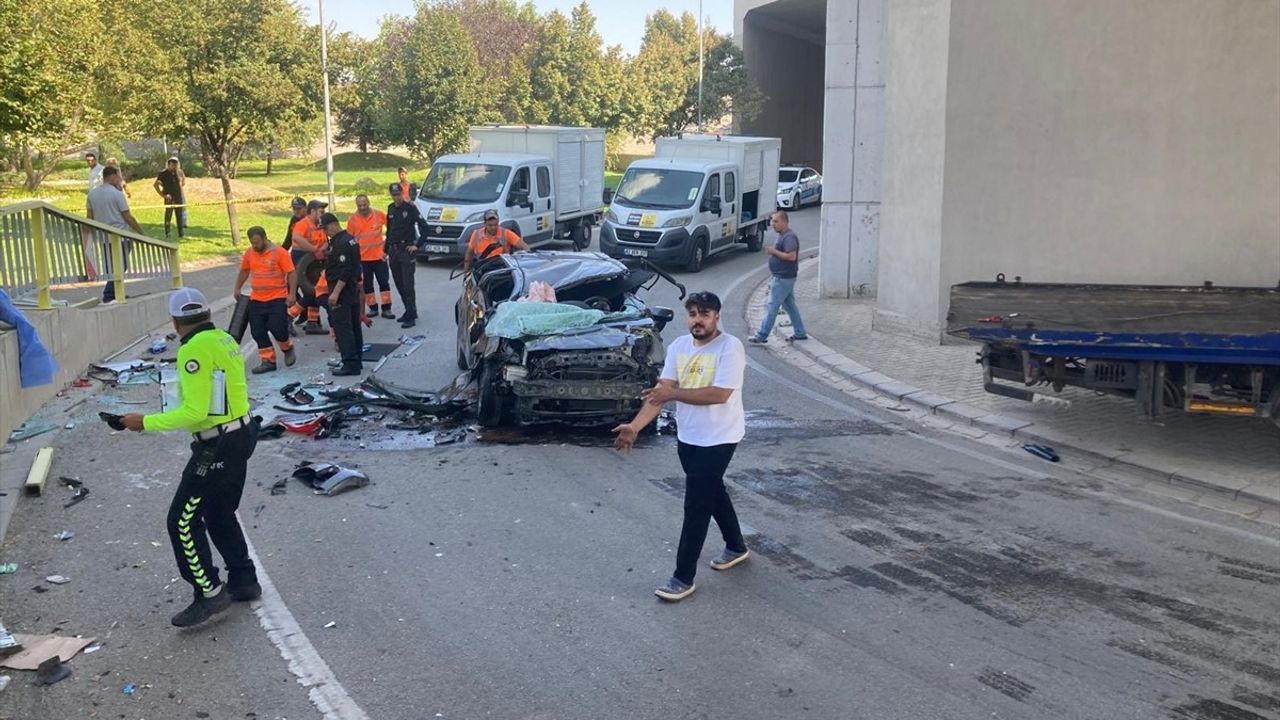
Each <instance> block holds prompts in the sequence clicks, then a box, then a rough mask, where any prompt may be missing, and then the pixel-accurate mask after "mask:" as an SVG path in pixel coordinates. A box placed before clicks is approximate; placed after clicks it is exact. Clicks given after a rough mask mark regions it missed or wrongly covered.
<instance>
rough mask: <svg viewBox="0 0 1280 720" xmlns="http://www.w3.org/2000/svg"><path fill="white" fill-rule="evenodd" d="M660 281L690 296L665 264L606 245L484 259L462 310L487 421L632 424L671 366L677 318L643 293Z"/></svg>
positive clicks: (465, 351) (464, 357)
mask: <svg viewBox="0 0 1280 720" xmlns="http://www.w3.org/2000/svg"><path fill="white" fill-rule="evenodd" d="M660 279H663V280H666V281H667V282H670V283H671V284H673V285H674V286H675V287H677V288H678V289H679V290H680V297H681V299H683V298H684V295H685V289H684V286H682V285H681V284H680V283H678V282H676V280H675V279H674V278H672V277H671V276H670V275H668V274H667V273H666V272H665V271H663V270H661V269H660V268H657V267H655V266H652V265H649V264H648V263H647V262H645V261H643V260H639V261H634V262H631V263H629V264H628V263H623V262H621V261H618V260H614V259H612V258H610V257H608V256H606V255H604V254H602V253H597V252H566V251H538V252H522V253H515V254H510V255H500V256H498V257H496V258H492V259H489V260H485V261H482V262H480V263H477V265H476V266H475V267H474V268H473V269H472V271H471V273H470V274H469V275H468V276H467V277H466V278H465V279H464V282H463V292H462V295H461V297H460V298H459V299H458V302H457V305H456V307H455V315H454V317H455V320H456V322H457V325H458V335H457V362H458V367H459V368H461V369H463V370H469V371H470V372H471V374H472V378H473V380H474V381H475V382H476V384H477V388H478V389H477V395H478V398H477V412H478V415H479V421H480V424H481V425H482V426H486V427H494V426H498V425H507V424H516V425H538V424H561V425H572V426H579V427H596V426H601V425H608V424H612V423H617V422H626V421H629V420H630V419H631V418H632V416H634V415H635V413H636V411H637V410H638V409H639V408H640V406H641V403H642V400H641V398H640V392H641V391H642V390H644V389H646V388H649V387H652V386H653V385H654V384H655V383H656V382H657V379H658V376H659V374H660V373H661V371H662V363H663V359H664V355H665V348H664V346H663V343H662V329H663V327H665V326H666V324H667V323H668V322H670V321H671V319H672V318H673V317H674V313H673V311H672V310H671V309H670V308H664V307H649V306H648V305H646V304H645V303H644V301H642V300H641V299H640V298H639V297H638V295H637V293H638V292H639V291H640V290H642V289H643V290H648V289H651V288H652V287H653V286H654V285H655V284H657V282H658V281H659V280H660ZM548 286H549V288H550V290H551V291H554V293H553V294H554V302H548V300H550V299H551V298H550V297H549V295H551V294H552V293H550V292H549V291H548ZM531 291H532V295H533V297H530V295H531ZM534 298H537V299H538V300H539V301H531V300H534Z"/></svg>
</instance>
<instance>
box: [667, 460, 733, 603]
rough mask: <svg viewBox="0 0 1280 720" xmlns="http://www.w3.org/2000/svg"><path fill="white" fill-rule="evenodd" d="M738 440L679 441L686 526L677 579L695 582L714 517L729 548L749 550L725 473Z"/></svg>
mask: <svg viewBox="0 0 1280 720" xmlns="http://www.w3.org/2000/svg"><path fill="white" fill-rule="evenodd" d="M737 447H738V445H737V443H728V444H725V445H712V446H710V447H701V446H698V445H690V444H688V443H682V442H677V443H676V450H677V452H678V453H679V455H680V467H681V468H683V469H684V474H685V490H684V525H683V527H681V529H680V545H679V547H677V548H676V572H675V576H676V579H677V580H679V581H680V582H683V583H689V584H692V583H693V576H694V574H695V573H696V572H697V569H698V556H699V555H701V554H702V545H703V543H704V542H706V539H707V530H708V526H709V525H710V524H711V519H712V518H715V521H716V525H717V526H719V527H720V535H721V537H723V538H724V544H725V546H726V547H728V548H729V549H730V550H733V551H736V552H741V551H743V550H746V549H747V545H746V542H745V541H744V540H743V538H742V527H741V526H740V525H739V524H738V514H737V513H736V512H734V510H733V502H732V501H731V500H730V499H729V493H728V491H726V490H725V487H724V473H725V470H727V469H728V468H729V461H730V460H732V459H733V451H734V450H736V449H737Z"/></svg>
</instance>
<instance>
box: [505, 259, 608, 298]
mask: <svg viewBox="0 0 1280 720" xmlns="http://www.w3.org/2000/svg"><path fill="white" fill-rule="evenodd" d="M502 259H503V261H504V262H506V264H507V265H508V266H509V267H511V269H512V276H513V280H514V282H515V285H514V288H513V289H512V292H511V297H512V298H513V299H514V298H517V297H520V296H522V295H524V294H526V293H527V292H528V288H529V286H530V285H532V284H533V283H535V282H539V281H541V282H544V283H547V284H548V285H550V286H551V287H553V288H555V289H556V292H560V291H562V290H567V289H569V288H573V287H577V286H579V285H583V284H585V283H590V282H605V281H608V280H613V279H615V278H619V277H622V276H623V275H626V274H627V273H628V272H630V270H629V268H627V266H626V265H623V264H622V263H621V262H619V261H617V260H614V259H613V258H611V257H609V256H608V255H605V254H603V253H597V252H568V251H563V252H562V251H556V250H543V251H538V252H529V253H517V254H514V255H503V256H502Z"/></svg>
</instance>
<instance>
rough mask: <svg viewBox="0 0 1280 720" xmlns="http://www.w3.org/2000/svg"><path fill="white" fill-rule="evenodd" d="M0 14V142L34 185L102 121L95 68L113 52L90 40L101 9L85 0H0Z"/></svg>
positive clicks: (95, 33) (109, 59)
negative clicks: (72, 20)
mask: <svg viewBox="0 0 1280 720" xmlns="http://www.w3.org/2000/svg"><path fill="white" fill-rule="evenodd" d="M68 18H74V19H75V21H74V22H69V21H68ZM0 19H2V20H0V147H3V148H5V150H6V154H8V155H10V156H11V157H13V158H14V159H15V160H16V161H17V164H18V165H19V166H20V167H21V168H22V171H23V174H24V182H23V185H24V187H25V188H26V189H27V190H28V191H34V190H36V189H37V188H38V187H40V183H42V182H43V181H44V179H45V178H46V177H47V176H48V174H49V173H50V172H52V170H53V168H54V166H55V164H56V163H57V161H58V159H59V158H61V157H63V156H64V155H66V154H67V153H69V152H71V151H72V150H74V149H76V148H77V147H80V146H82V145H83V144H84V143H85V142H86V140H87V139H88V138H89V135H90V131H91V130H92V129H93V128H94V127H95V126H97V125H99V124H100V123H101V121H102V119H103V118H102V114H101V113H100V112H99V111H98V103H97V102H96V97H95V88H97V87H98V85H97V83H96V82H95V76H96V75H97V74H98V72H99V69H100V68H101V67H102V66H103V65H104V64H106V63H108V62H116V61H117V59H116V58H113V57H111V56H110V54H109V53H110V51H109V49H106V48H103V47H101V46H100V45H99V43H98V41H97V38H98V37H99V36H100V35H101V30H102V17H101V14H100V13H99V12H98V10H97V8H95V7H94V6H92V5H91V4H86V3H84V2H77V1H76V0H0Z"/></svg>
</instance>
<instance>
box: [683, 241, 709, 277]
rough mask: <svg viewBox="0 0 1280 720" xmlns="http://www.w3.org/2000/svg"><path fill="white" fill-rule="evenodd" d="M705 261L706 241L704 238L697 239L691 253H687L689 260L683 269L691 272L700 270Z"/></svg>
mask: <svg viewBox="0 0 1280 720" xmlns="http://www.w3.org/2000/svg"><path fill="white" fill-rule="evenodd" d="M706 262H707V241H706V239H705V238H704V239H701V240H698V242H697V244H696V245H694V246H693V253H692V254H691V255H689V262H688V263H687V264H686V265H685V267H684V269H685V270H688V271H689V272H691V273H696V272H702V266H703V265H704V264H705V263H706Z"/></svg>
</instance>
